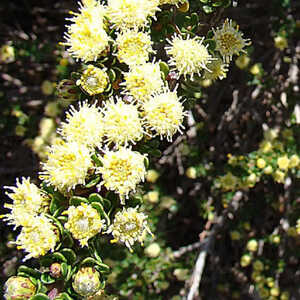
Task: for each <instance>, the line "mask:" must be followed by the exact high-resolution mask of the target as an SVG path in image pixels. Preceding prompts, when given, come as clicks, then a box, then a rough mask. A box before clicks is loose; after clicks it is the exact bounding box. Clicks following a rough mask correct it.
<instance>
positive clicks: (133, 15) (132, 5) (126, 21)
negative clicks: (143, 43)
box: [107, 0, 160, 30]
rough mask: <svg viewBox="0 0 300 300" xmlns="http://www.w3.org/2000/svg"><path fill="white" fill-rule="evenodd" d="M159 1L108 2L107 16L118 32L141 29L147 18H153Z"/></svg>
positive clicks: (111, 0) (127, 0)
mask: <svg viewBox="0 0 300 300" xmlns="http://www.w3.org/2000/svg"><path fill="white" fill-rule="evenodd" d="M158 5H159V0H108V1H107V15H108V18H109V19H110V21H111V22H112V23H114V26H115V27H116V28H117V29H119V30H124V29H132V28H143V27H145V26H146V25H147V24H148V20H147V19H148V17H152V18H155V13H156V12H157V11H159V10H160V9H159V7H158Z"/></svg>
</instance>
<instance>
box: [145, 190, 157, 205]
mask: <svg viewBox="0 0 300 300" xmlns="http://www.w3.org/2000/svg"><path fill="white" fill-rule="evenodd" d="M145 196H146V199H147V200H148V201H149V202H150V203H157V202H158V200H159V192H158V191H150V192H148V193H147V194H146V195H145Z"/></svg>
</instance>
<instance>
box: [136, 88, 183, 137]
mask: <svg viewBox="0 0 300 300" xmlns="http://www.w3.org/2000/svg"><path fill="white" fill-rule="evenodd" d="M142 108H143V110H144V113H145V123H146V127H148V128H149V129H151V130H153V131H155V132H156V133H157V134H159V135H160V137H161V138H162V137H167V139H168V140H169V141H171V140H172V136H173V135H174V134H175V133H176V132H177V131H178V132H180V133H181V129H182V128H184V127H183V125H182V122H183V118H184V115H185V113H184V108H183V106H182V103H181V102H180V97H178V96H177V93H176V91H173V92H171V91H169V90H167V89H166V90H165V91H164V92H163V93H161V94H154V95H152V96H151V97H150V98H149V99H148V100H147V101H145V102H144V103H143V106H142Z"/></svg>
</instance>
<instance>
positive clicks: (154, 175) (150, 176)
mask: <svg viewBox="0 0 300 300" xmlns="http://www.w3.org/2000/svg"><path fill="white" fill-rule="evenodd" d="M158 177H159V173H158V172H157V171H155V170H149V171H148V172H147V174H146V180H147V181H148V182H151V183H155V182H156V180H157V179H158Z"/></svg>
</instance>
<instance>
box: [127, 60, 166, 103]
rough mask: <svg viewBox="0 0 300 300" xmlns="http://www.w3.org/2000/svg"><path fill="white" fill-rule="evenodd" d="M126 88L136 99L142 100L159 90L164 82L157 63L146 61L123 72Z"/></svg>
mask: <svg viewBox="0 0 300 300" xmlns="http://www.w3.org/2000/svg"><path fill="white" fill-rule="evenodd" d="M124 77H125V83H123V84H124V85H125V87H126V90H127V91H128V92H129V93H130V94H131V95H132V96H133V97H134V98H135V99H136V100H138V101H144V100H145V99H147V98H148V97H149V95H151V94H152V93H154V92H159V91H161V89H162V87H163V85H164V82H163V80H162V78H161V74H160V68H159V64H158V63H154V62H153V63H146V64H143V65H138V66H132V68H131V69H130V70H129V72H128V73H125V74H124Z"/></svg>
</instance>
